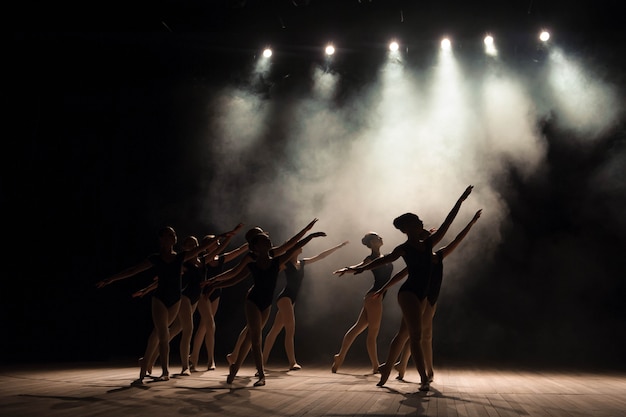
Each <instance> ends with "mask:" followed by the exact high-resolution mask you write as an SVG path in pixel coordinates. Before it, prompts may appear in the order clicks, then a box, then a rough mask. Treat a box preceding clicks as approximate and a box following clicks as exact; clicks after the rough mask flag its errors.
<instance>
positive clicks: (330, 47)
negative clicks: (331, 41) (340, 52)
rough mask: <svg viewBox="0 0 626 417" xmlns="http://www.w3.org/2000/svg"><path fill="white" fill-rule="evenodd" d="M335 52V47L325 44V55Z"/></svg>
mask: <svg viewBox="0 0 626 417" xmlns="http://www.w3.org/2000/svg"><path fill="white" fill-rule="evenodd" d="M334 53H335V47H334V46H332V45H327V46H326V55H328V56H330V55H333V54H334Z"/></svg>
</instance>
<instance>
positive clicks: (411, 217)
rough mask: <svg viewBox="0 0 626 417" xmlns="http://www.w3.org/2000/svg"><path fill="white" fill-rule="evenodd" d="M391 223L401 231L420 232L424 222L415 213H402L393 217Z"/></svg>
mask: <svg viewBox="0 0 626 417" xmlns="http://www.w3.org/2000/svg"><path fill="white" fill-rule="evenodd" d="M393 225H394V226H395V228H396V229H398V230H400V231H401V232H402V233H410V232H418V233H421V231H422V230H423V229H424V223H423V222H422V221H421V220H420V218H419V217H418V216H417V214H413V213H404V214H403V215H401V216H398V217H396V218H395V219H393Z"/></svg>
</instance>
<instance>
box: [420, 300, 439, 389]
mask: <svg viewBox="0 0 626 417" xmlns="http://www.w3.org/2000/svg"><path fill="white" fill-rule="evenodd" d="M436 310H437V304H436V303H435V305H431V304H430V303H428V302H427V303H426V306H425V308H424V314H423V315H422V351H423V352H424V366H425V368H426V375H427V376H428V380H429V381H431V382H432V380H433V377H434V370H433V318H434V317H435V311H436Z"/></svg>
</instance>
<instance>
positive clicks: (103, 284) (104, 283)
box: [96, 278, 113, 288]
mask: <svg viewBox="0 0 626 417" xmlns="http://www.w3.org/2000/svg"><path fill="white" fill-rule="evenodd" d="M111 282H113V281H111V279H110V278H107V279H103V280H102V281H99V282H96V287H98V288H102V287H106V286H107V285H109V284H110V283H111Z"/></svg>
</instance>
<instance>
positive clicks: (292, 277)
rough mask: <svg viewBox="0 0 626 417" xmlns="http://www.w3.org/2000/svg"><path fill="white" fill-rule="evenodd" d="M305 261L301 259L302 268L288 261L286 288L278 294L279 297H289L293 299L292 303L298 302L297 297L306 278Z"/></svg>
mask: <svg viewBox="0 0 626 417" xmlns="http://www.w3.org/2000/svg"><path fill="white" fill-rule="evenodd" d="M304 263H305V262H304V261H300V268H299V269H298V268H296V266H295V265H294V264H293V263H291V262H287V265H285V278H286V281H287V282H286V284H285V288H284V289H283V290H282V291H281V292H280V294H278V299H281V298H283V297H287V298H289V299H290V300H291V304H295V303H296V298H297V297H298V293H299V292H300V286H301V285H302V280H303V279H304Z"/></svg>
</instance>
